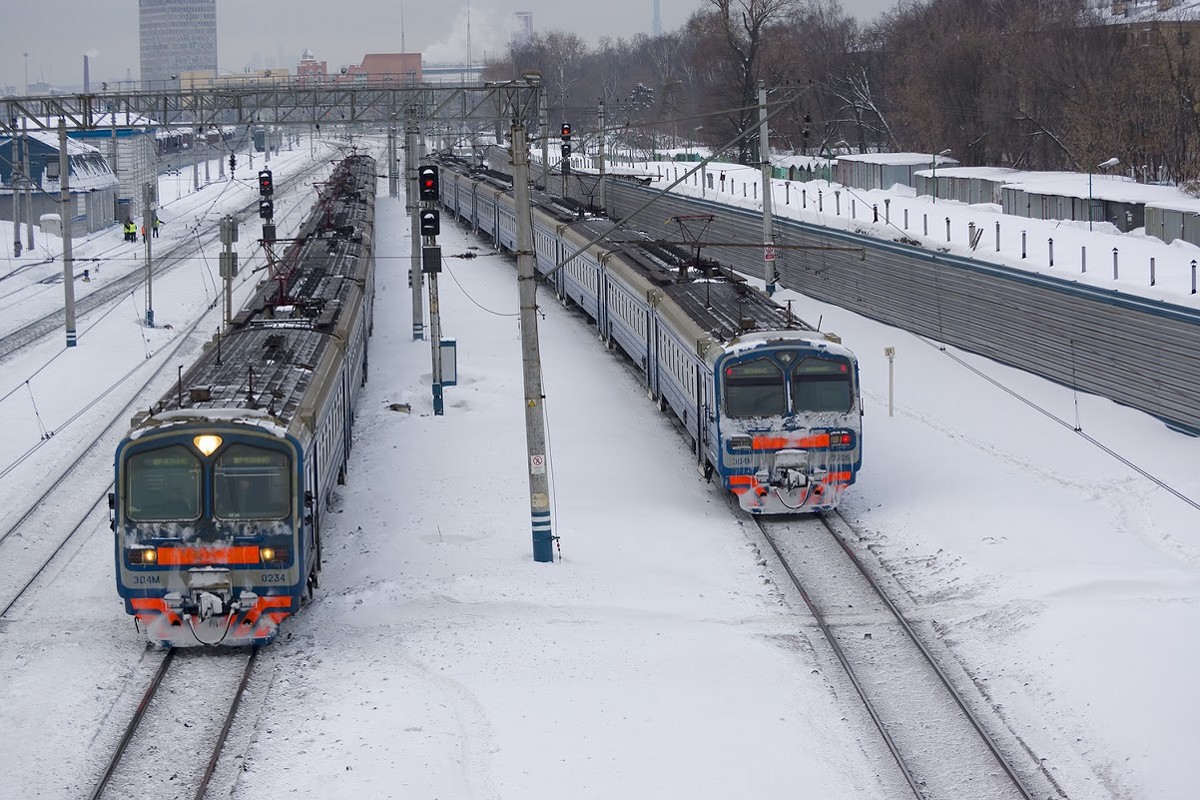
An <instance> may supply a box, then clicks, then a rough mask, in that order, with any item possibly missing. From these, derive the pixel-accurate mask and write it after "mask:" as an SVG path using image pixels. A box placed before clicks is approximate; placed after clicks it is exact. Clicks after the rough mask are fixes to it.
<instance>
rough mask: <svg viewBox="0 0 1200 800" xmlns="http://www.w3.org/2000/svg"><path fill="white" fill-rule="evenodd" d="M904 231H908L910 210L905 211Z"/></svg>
mask: <svg viewBox="0 0 1200 800" xmlns="http://www.w3.org/2000/svg"><path fill="white" fill-rule="evenodd" d="M904 230H908V209H907V208H906V209H904Z"/></svg>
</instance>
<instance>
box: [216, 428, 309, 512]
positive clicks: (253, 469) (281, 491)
mask: <svg viewBox="0 0 1200 800" xmlns="http://www.w3.org/2000/svg"><path fill="white" fill-rule="evenodd" d="M289 462H290V459H289V458H288V456H287V454H286V453H281V452H279V451H278V450H264V449H262V448H260V447H251V446H249V445H244V444H235V445H231V446H230V447H228V448H227V449H226V450H225V451H224V452H222V453H221V455H219V456H218V457H217V460H216V462H215V464H214V465H213V516H215V517H217V518H218V519H283V518H285V517H287V516H288V513H289V511H290V498H291V494H292V493H291V485H292V484H291V472H290V470H289Z"/></svg>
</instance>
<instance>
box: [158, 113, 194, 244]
mask: <svg viewBox="0 0 1200 800" xmlns="http://www.w3.org/2000/svg"><path fill="white" fill-rule="evenodd" d="M195 130H196V129H195V128H192V131H193V133H192V191H194V192H198V191H200V148H199V142H197V141H196V140H197V139H199V138H200V136H199V135H198V134H196V133H195ZM146 232H147V233H149V232H150V229H149V228H147V229H146Z"/></svg>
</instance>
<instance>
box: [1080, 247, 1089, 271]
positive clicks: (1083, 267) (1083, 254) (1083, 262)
mask: <svg viewBox="0 0 1200 800" xmlns="http://www.w3.org/2000/svg"><path fill="white" fill-rule="evenodd" d="M1079 267H1080V269H1079V271H1080V272H1087V245H1084V246H1083V247H1081V248H1079Z"/></svg>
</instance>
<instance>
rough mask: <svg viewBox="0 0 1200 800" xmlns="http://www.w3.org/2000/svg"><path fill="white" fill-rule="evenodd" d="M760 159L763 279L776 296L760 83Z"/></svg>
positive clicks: (761, 87)
mask: <svg viewBox="0 0 1200 800" xmlns="http://www.w3.org/2000/svg"><path fill="white" fill-rule="evenodd" d="M758 158H759V161H761V162H762V210H763V278H764V279H765V280H766V283H767V294H768V295H772V294H775V235H774V232H773V231H772V230H771V140H770V136H769V134H768V133H767V85H766V83H764V82H763V81H759V82H758Z"/></svg>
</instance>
